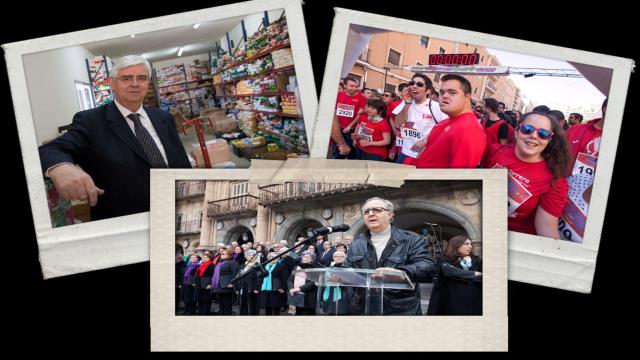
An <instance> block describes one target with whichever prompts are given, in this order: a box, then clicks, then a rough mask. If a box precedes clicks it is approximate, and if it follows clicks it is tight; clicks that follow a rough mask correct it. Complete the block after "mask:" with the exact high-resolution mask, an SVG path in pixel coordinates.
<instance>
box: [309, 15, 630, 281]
mask: <svg viewBox="0 0 640 360" xmlns="http://www.w3.org/2000/svg"><path fill="white" fill-rule="evenodd" d="M335 11H336V16H335V18H334V22H333V30H332V36H331V42H330V45H329V53H328V55H327V59H328V60H327V64H326V67H325V74H324V78H323V86H322V92H321V95H320V102H319V107H318V116H317V118H316V131H315V133H314V147H315V149H314V153H321V152H324V153H325V154H326V152H327V147H326V146H327V144H328V142H329V138H330V132H331V125H332V117H333V109H334V107H335V99H336V96H337V91H338V86H337V84H338V83H339V80H340V76H341V71H342V65H343V57H344V56H345V50H346V46H347V40H348V36H349V27H350V25H360V26H368V27H373V28H378V29H384V30H390V31H398V32H404V33H410V34H417V35H425V36H429V37H430V38H437V39H443V40H450V41H459V42H464V43H469V44H475V45H479V46H485V47H490V48H494V49H499V50H506V51H510V52H516V53H521V54H526V55H532V56H542V57H546V58H552V59H557V60H565V61H571V62H573V63H580V64H584V65H592V66H598V67H602V68H607V69H611V70H612V77H611V85H610V91H609V96H608V97H609V100H608V106H607V114H606V117H607V120H606V121H607V122H606V125H605V126H604V129H603V135H602V143H604V144H605V146H604V147H603V149H602V151H600V156H599V159H598V171H596V175H595V180H594V184H593V192H592V197H591V203H590V206H589V214H588V219H587V224H586V229H585V235H584V242H583V243H582V244H579V243H572V242H569V241H562V240H554V239H551V238H545V237H541V236H534V235H528V234H522V233H516V232H509V250H510V253H509V257H510V263H509V279H510V280H515V281H521V282H526V283H532V284H538V285H544V286H550V287H555V288H560V289H565V290H571V291H578V292H584V293H590V292H591V285H592V282H593V275H594V272H595V266H596V258H597V255H598V249H599V244H600V236H601V233H602V226H603V222H604V215H605V210H606V205H607V198H608V194H609V188H610V185H611V176H612V173H613V164H614V160H615V155H616V149H617V146H618V137H619V134H620V127H621V124H622V114H623V110H624V105H625V100H626V93H627V88H628V84H629V78H630V74H631V72H632V70H633V68H634V66H635V65H634V62H633V60H631V59H625V58H620V57H616V56H610V55H603V54H597V53H592V52H587V51H581V50H575V49H569V48H562V47H558V46H553V45H546V44H540V43H535V42H531V41H524V40H518V39H511V38H506V37H502V36H497V35H490V34H484V33H479V32H474V31H467V30H462V29H455V28H450V27H445V26H439V25H433V24H427V23H421V22H416V21H410V20H404V19H399V18H392V17H387V16H382V15H377V14H370V13H364V12H359V11H353V10H347V9H341V8H336V9H335Z"/></svg>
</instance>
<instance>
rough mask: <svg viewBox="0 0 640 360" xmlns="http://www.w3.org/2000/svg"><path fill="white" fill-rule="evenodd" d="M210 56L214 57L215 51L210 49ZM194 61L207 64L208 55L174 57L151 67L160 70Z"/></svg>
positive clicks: (157, 62) (155, 63)
mask: <svg viewBox="0 0 640 360" xmlns="http://www.w3.org/2000/svg"><path fill="white" fill-rule="evenodd" d="M211 56H215V49H212V52H211ZM196 59H198V60H200V61H202V62H209V54H208V53H205V54H198V55H192V56H180V57H178V55H176V57H175V58H173V59H169V60H163V61H156V62H154V63H153V64H151V65H153V68H154V69H160V68H163V67H167V66H171V65H177V64H185V63H186V64H189V63H191V62H193V60H196Z"/></svg>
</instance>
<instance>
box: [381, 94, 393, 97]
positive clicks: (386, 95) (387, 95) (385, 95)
mask: <svg viewBox="0 0 640 360" xmlns="http://www.w3.org/2000/svg"><path fill="white" fill-rule="evenodd" d="M382 96H384V97H389V96H391V94H382Z"/></svg>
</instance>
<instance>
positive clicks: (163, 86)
mask: <svg viewBox="0 0 640 360" xmlns="http://www.w3.org/2000/svg"><path fill="white" fill-rule="evenodd" d="M207 80H211V79H207ZM195 82H203V81H202V80H192V81H184V82H179V83H175V84H169V85H162V86H158V89H163V88H167V87H169V86H179V85H185V84H191V83H195ZM207 86H213V83H209V84H204V85H200V86H196V87H195V88H190V89H189V90H193V89H197V88H201V87H207Z"/></svg>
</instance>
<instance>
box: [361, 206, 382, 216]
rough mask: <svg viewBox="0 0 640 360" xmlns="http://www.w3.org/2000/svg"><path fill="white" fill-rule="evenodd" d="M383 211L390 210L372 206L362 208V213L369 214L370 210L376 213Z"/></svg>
mask: <svg viewBox="0 0 640 360" xmlns="http://www.w3.org/2000/svg"><path fill="white" fill-rule="evenodd" d="M383 211H389V210H388V209H385V208H382V207H372V208H368V209H364V210H362V214H364V215H369V213H370V212H373V213H374V214H380V213H381V212H383Z"/></svg>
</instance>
